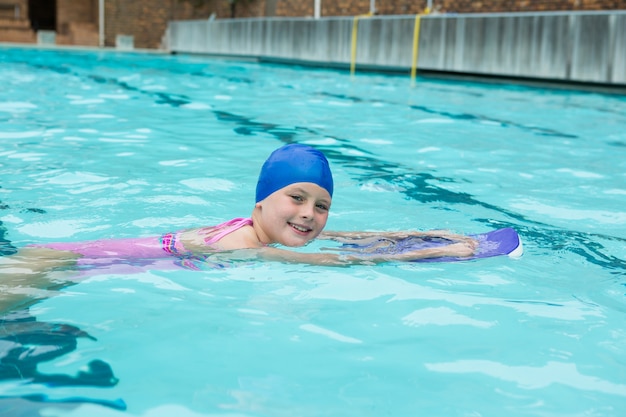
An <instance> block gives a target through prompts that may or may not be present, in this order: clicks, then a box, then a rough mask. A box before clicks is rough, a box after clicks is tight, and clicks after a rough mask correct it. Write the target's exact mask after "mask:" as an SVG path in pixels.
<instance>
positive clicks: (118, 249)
mask: <svg viewBox="0 0 626 417" xmlns="http://www.w3.org/2000/svg"><path fill="white" fill-rule="evenodd" d="M251 225H252V219H248V218H236V219H232V220H229V221H227V222H224V223H221V224H218V225H217V226H212V227H207V228H203V229H201V231H202V232H204V231H207V232H208V233H209V237H207V238H205V240H204V243H205V244H206V245H207V251H211V248H210V246H211V245H214V244H215V243H217V242H219V240H220V239H222V238H223V237H224V236H226V235H228V234H230V233H232V232H234V231H235V230H238V229H241V228H242V227H244V226H251ZM180 233H181V232H175V233H166V234H164V235H163V236H160V237H156V236H153V237H144V238H130V239H102V240H91V241H85V242H67V243H63V242H61V243H48V244H44V245H31V247H39V248H50V249H54V250H60V251H69V252H73V253H76V254H78V255H82V257H81V258H80V259H79V260H78V261H77V263H78V264H79V265H87V264H102V263H107V261H105V260H103V258H109V259H111V258H114V259H118V260H126V261H130V262H132V263H133V264H136V263H142V262H141V260H149V259H161V258H166V257H169V256H174V257H176V258H179V259H180V258H188V257H190V256H193V254H192V253H191V252H189V251H188V250H186V249H185V248H184V246H183V244H182V242H180V239H179V236H180ZM213 251H215V249H213ZM108 263H110V261H109V262H108Z"/></svg>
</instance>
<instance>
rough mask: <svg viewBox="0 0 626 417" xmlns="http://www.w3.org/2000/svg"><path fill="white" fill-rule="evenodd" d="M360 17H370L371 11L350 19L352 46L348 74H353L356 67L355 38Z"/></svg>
mask: <svg viewBox="0 0 626 417" xmlns="http://www.w3.org/2000/svg"><path fill="white" fill-rule="evenodd" d="M361 17H372V12H369V13H366V14H362V15H359V16H354V20H353V21H352V46H351V48H350V75H354V69H355V67H356V44H357V38H358V35H359V33H358V32H359V29H358V28H359V19H360V18H361Z"/></svg>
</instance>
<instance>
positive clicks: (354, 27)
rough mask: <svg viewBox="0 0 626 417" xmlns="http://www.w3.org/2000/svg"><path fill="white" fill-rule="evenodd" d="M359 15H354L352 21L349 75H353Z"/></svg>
mask: <svg viewBox="0 0 626 417" xmlns="http://www.w3.org/2000/svg"><path fill="white" fill-rule="evenodd" d="M358 27H359V16H354V20H353V21H352V45H351V48H350V75H352V76H354V69H355V67H356V40H357V36H358Z"/></svg>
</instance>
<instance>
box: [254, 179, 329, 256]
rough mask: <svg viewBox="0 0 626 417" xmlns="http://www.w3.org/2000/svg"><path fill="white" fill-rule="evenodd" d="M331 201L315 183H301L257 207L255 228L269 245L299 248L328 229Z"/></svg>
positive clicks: (291, 186)
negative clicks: (326, 227) (277, 244)
mask: <svg viewBox="0 0 626 417" xmlns="http://www.w3.org/2000/svg"><path fill="white" fill-rule="evenodd" d="M330 204H331V197H330V194H329V193H328V191H326V190H325V189H324V188H322V187H320V186H319V185H317V184H313V183H311V182H298V183H294V184H290V185H288V186H286V187H283V188H281V189H279V190H278V191H275V192H274V193H272V194H270V195H269V196H268V197H267V198H265V199H264V200H262V201H259V202H258V203H256V206H255V214H256V215H255V216H254V226H255V229H257V227H258V228H259V229H258V230H256V231H257V235H258V236H259V238H260V239H261V241H262V242H263V243H265V244H269V243H280V244H281V245H284V246H290V247H296V246H303V245H306V244H307V243H308V242H310V241H311V240H313V239H315V238H316V237H317V236H318V235H319V234H320V233H321V232H322V230H323V229H324V226H326V221H327V220H328V211H329V210H330Z"/></svg>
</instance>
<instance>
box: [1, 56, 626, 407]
mask: <svg viewBox="0 0 626 417" xmlns="http://www.w3.org/2000/svg"><path fill="white" fill-rule="evenodd" d="M0 80H1V85H0V179H1V183H0V222H1V225H0V249H2V250H4V251H5V252H7V253H8V252H9V251H10V249H11V248H13V247H16V248H19V247H22V246H25V245H28V244H33V243H45V242H56V241H79V240H89V239H100V238H123V237H135V236H151V235H158V234H161V233H163V232H167V231H172V230H177V229H181V228H185V227H195V226H201V225H211V224H216V223H218V222H221V221H225V220H228V219H230V218H232V217H242V216H248V215H249V214H250V213H251V211H252V208H253V205H254V189H255V185H256V177H257V175H258V172H259V169H260V166H261V164H262V163H263V161H264V160H265V158H266V157H267V155H269V153H270V152H271V151H272V150H274V149H275V148H277V147H279V146H280V145H282V144H284V143H289V142H299V143H306V144H310V145H312V146H315V147H317V148H319V149H321V150H322V151H324V152H325V154H326V155H327V157H328V159H329V161H330V164H331V167H332V169H333V172H334V175H335V195H334V201H333V207H332V209H331V215H330V218H329V222H328V226H327V228H328V229H330V230H403V229H418V230H428V229H449V230H452V231H454V232H460V233H482V232H485V231H489V230H493V229H497V228H502V227H513V228H515V229H516V230H517V231H518V232H519V234H520V235H521V237H522V239H523V241H524V247H525V254H524V256H523V257H521V258H520V259H510V258H508V257H497V258H490V259H483V260H478V261H469V262H457V263H437V264H386V265H379V266H352V267H347V268H334V267H320V266H308V265H284V264H279V263H249V262H248V263H239V264H235V265H231V266H230V267H227V268H220V269H216V268H214V265H211V264H209V263H206V264H199V265H197V266H198V270H190V269H176V270H158V269H147V270H143V271H140V272H137V273H133V274H129V273H113V272H111V271H105V272H103V273H101V274H100V273H98V274H94V276H91V277H90V278H88V279H86V280H82V281H80V282H78V283H77V284H76V285H73V286H70V287H66V288H63V289H60V290H58V291H50V292H49V293H48V294H47V295H48V296H49V297H48V298H46V299H44V300H43V301H40V302H38V303H36V304H34V305H33V306H31V307H30V310H29V311H18V312H13V313H12V314H10V313H8V312H7V313H6V314H8V315H5V317H4V319H2V321H0V357H1V362H0V414H2V415H3V416H4V415H6V416H11V417H18V416H19V417H21V416H29V417H30V416H42V417H43V416H74V417H75V416H90V417H92V416H107V417H109V416H137V417H139V416H141V417H157V416H158V417H161V416H167V417H170V416H177V417H187V416H189V417H201V416H202V417H204V416H255V417H280V416H289V417H294V416H302V417H308V416H310V417H319V416H324V417H332V416H337V417H352V416H354V417H367V416H372V417H374V416H375V417H381V416H393V417H405V416H406V417H408V416H421V417H440V416H446V417H453V416H459V417H461V416H462V417H470V416H472V417H473V416H494V417H502V416H507V417H517V416H542V417H545V416H602V417H608V416H615V417H617V416H621V415H622V414H623V412H624V410H625V409H626V325H625V323H626V287H625V285H626V158H625V154H626V98H624V97H623V96H618V95H615V96H611V95H602V94H594V93H582V92H573V91H566V90H547V89H537V88H528V87H520V86H509V85H490V84H479V83H463V82H451V81H443V80H436V79H418V84H417V86H416V87H414V88H411V87H410V80H409V77H408V75H407V76H403V77H400V76H384V75H375V74H357V75H356V76H355V77H351V76H350V75H349V74H348V73H346V72H339V71H331V70H312V69H303V68H298V67H288V66H273V65H261V64H256V63H248V62H236V61H228V60H211V59H208V58H203V57H192V56H160V55H142V54H132V53H129V54H119V53H114V52H81V51H51V50H43V51H40V50H35V49H18V48H0ZM3 242H4V243H3ZM316 245H319V244H318V243H313V244H312V245H311V246H310V247H307V248H304V249H301V250H312V251H314V250H316V249H317V246H316ZM1 259H2V258H1V257H0V260H1ZM1 265H2V263H1V262H0V266H1ZM81 372H82V373H81Z"/></svg>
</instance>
